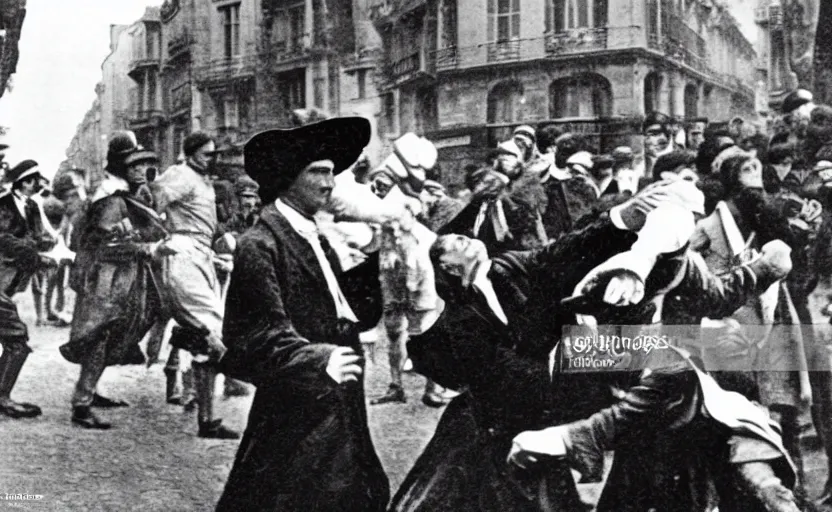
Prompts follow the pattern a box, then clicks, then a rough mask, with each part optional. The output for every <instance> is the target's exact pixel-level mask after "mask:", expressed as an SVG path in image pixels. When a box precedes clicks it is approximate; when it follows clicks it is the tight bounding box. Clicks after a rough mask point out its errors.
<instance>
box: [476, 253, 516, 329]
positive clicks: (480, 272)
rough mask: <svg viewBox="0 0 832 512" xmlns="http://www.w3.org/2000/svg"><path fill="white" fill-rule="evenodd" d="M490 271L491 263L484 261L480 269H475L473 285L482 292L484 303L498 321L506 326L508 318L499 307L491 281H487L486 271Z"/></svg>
mask: <svg viewBox="0 0 832 512" xmlns="http://www.w3.org/2000/svg"><path fill="white" fill-rule="evenodd" d="M489 270H491V261H490V260H489V261H486V262H485V263H483V264H482V265H480V268H478V269H477V275H476V276H474V281H473V283H472V284H473V285H474V286H475V287H476V288H477V289H478V290H479V291H481V292H482V294H483V296H485V301H486V302H487V303H488V306H489V307H491V311H493V312H494V315H495V316H496V317H497V318H499V319H500V321H501V322H503V323H504V324H505V325H508V317H506V313H505V311H503V307H502V306H501V305H500V300H499V299H498V298H497V293H496V292H495V291H494V286H493V285H492V284H491V280H490V279H488V271H489Z"/></svg>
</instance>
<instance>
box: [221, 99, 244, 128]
mask: <svg viewBox="0 0 832 512" xmlns="http://www.w3.org/2000/svg"><path fill="white" fill-rule="evenodd" d="M238 107H239V105H238V103H237V99H236V98H226V99H224V100H223V102H222V119H221V120H222V126H223V127H226V128H232V127H233V128H236V127H238V126H239V125H240V110H239V108H238Z"/></svg>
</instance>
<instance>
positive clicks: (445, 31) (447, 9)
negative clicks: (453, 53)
mask: <svg viewBox="0 0 832 512" xmlns="http://www.w3.org/2000/svg"><path fill="white" fill-rule="evenodd" d="M456 19H457V18H456V0H442V1H441V2H440V3H439V48H454V47H455V46H456V30H457V29H456V23H457V21H456Z"/></svg>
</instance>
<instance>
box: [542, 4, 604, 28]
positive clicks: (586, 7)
mask: <svg viewBox="0 0 832 512" xmlns="http://www.w3.org/2000/svg"><path fill="white" fill-rule="evenodd" d="M607 1H608V0H549V1H548V3H547V4H548V5H547V9H546V17H547V20H546V26H547V27H548V28H549V30H550V31H552V32H563V31H565V30H570V29H574V28H599V27H605V26H606V25H607Z"/></svg>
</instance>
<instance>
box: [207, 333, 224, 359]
mask: <svg viewBox="0 0 832 512" xmlns="http://www.w3.org/2000/svg"><path fill="white" fill-rule="evenodd" d="M205 341H206V342H207V344H208V356H209V357H210V358H211V360H212V361H219V360H220V359H222V358H223V356H224V355H225V353H226V352H227V351H228V348H227V347H226V346H225V345H224V344H223V342H222V340H221V339H220V337H219V336H217V335H216V334H214V333H210V334H208V335H207V336H206V337H205Z"/></svg>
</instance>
